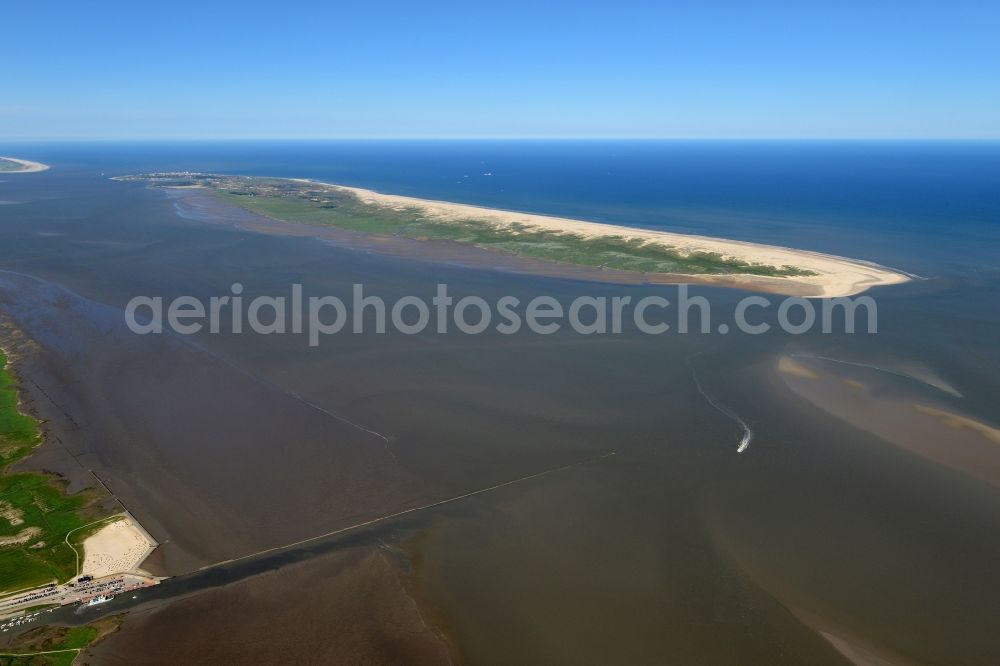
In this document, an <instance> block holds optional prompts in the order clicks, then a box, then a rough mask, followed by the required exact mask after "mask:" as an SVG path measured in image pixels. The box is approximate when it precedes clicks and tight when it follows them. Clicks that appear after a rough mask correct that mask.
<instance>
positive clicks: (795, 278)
mask: <svg viewBox="0 0 1000 666" xmlns="http://www.w3.org/2000/svg"><path fill="white" fill-rule="evenodd" d="M117 180H137V181H145V182H148V183H149V184H150V185H152V186H156V187H170V188H205V189H209V190H211V191H212V192H213V193H214V194H216V195H218V196H219V197H220V198H222V199H223V200H225V201H227V202H229V203H233V204H235V205H237V206H240V207H241V208H245V209H246V210H249V211H252V212H254V213H258V214H261V215H264V216H266V217H269V218H271V219H274V220H279V221H285V222H299V223H307V224H313V225H324V226H330V227H338V228H341V229H346V230H350V231H354V232H362V233H365V234H371V235H374V236H381V237H394V238H409V239H416V240H424V241H447V242H451V243H457V244H463V245H471V246H474V247H477V248H482V249H486V250H492V251H495V252H501V253H507V254H508V255H517V256H519V257H530V258H533V259H538V260H547V261H550V262H558V263H560V264H572V265H577V266H584V267H588V268H591V269H593V270H607V271H615V272H617V273H620V274H623V275H628V274H631V275H634V276H640V277H641V278H642V280H643V281H646V282H655V283H683V282H697V283H707V284H716V285H719V286H728V287H737V288H743V289H749V290H757V291H767V292H772V293H779V294H787V295H797V296H809V297H839V296H851V295H854V294H858V293H861V292H863V291H865V290H867V289H869V288H871V287H877V286H882V285H891V284H899V283H902V282H907V281H908V280H909V279H910V278H909V277H908V276H907V275H906V274H904V273H902V272H900V271H896V270H893V269H890V268H886V267H884V266H879V265H877V264H873V263H869V262H865V261H860V260H854V259H848V258H845V257H838V256H834V255H829V254H822V253H819V252H811V251H808V250H797V249H792V248H787V247H778V246H773V245H764V244H760V243H750V242H744V241H736V240H726V239H721V238H709V237H705V236H695V235H688V234H679V233H673V232H668V231H654V230H648V229H638V228H634V227H624V226H619V225H613V224H604V223H600V222H588V221H584V220H573V219H568V218H561V217H553V216H548V215H538V214H533V213H523V212H516V211H507V210H497V209H492V208H483V207H479V206H471V205H467V204H457V203H450V202H446V201H434V200H429V199H418V198H415V197H407V196H399V195H393V194H382V193H380V192H375V191H373V190H366V189H362V188H357V187H347V186H343V185H335V184H331V183H322V182H318V181H312V180H305V179H282V178H259V177H252V176H250V177H248V176H225V175H216V174H197V173H176V172H174V173H154V174H140V175H136V176H123V177H119V178H117Z"/></svg>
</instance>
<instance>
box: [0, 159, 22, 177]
mask: <svg viewBox="0 0 1000 666" xmlns="http://www.w3.org/2000/svg"><path fill="white" fill-rule="evenodd" d="M23 168H24V167H23V165H21V164H19V163H17V162H15V161H14V160H8V159H4V158H3V157H0V173H3V172H4V171H20V170H21V169H23Z"/></svg>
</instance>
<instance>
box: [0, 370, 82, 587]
mask: <svg viewBox="0 0 1000 666" xmlns="http://www.w3.org/2000/svg"><path fill="white" fill-rule="evenodd" d="M41 439H42V438H41V434H40V431H39V424H38V422H37V421H36V420H35V419H33V418H31V417H30V416H27V415H25V414H22V413H21V411H20V410H19V409H18V398H17V390H16V387H15V385H14V379H13V377H12V375H11V373H10V369H9V367H8V366H7V357H6V355H5V354H4V353H3V351H0V594H4V593H8V592H13V591H16V590H21V589H24V588H30V587H36V586H39V585H45V584H47V583H50V582H56V581H58V582H64V581H66V580H68V579H70V578H72V577H73V576H75V575H76V573H77V572H76V557H77V555H76V553H74V550H73V548H72V547H71V546H70V545H69V544H67V543H66V537H67V535H68V534H69V533H70V532H73V534H72V536H71V538H70V540H71V541H72V543H73V544H74V546H77V548H80V546H79V544H81V543H82V541H83V539H84V538H85V537H86V536H87V535H88V530H86V529H83V530H81V529H79V528H81V527H84V526H85V525H87V524H88V523H89V522H90V521H93V520H94V519H96V518H99V517H100V515H99V514H98V513H97V507H96V503H97V500H98V499H99V493H98V492H97V491H94V490H86V491H83V492H80V493H77V494H75V495H67V494H66V493H65V491H64V488H63V487H62V484H60V483H59V482H58V481H57V480H56V479H54V478H52V477H50V476H48V475H45V474H36V473H24V472H19V473H11V472H10V466H11V465H12V464H13V463H15V462H17V461H18V460H21V459H23V458H25V457H26V456H28V455H29V454H30V453H31V451H32V449H34V448H35V447H36V446H37V445H38V444H40V443H41ZM99 527H100V526H95V527H94V529H97V528H99ZM80 550H81V551H82V548H81V549H80Z"/></svg>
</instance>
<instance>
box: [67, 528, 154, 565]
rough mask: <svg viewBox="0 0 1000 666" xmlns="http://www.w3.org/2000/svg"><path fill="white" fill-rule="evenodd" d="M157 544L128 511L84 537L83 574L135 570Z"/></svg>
mask: <svg viewBox="0 0 1000 666" xmlns="http://www.w3.org/2000/svg"><path fill="white" fill-rule="evenodd" d="M156 546H157V544H156V542H155V541H154V540H153V539H152V537H150V536H149V534H147V533H146V530H144V529H142V527H141V526H140V525H139V524H138V523H137V522H135V520H133V519H132V517H131V516H129V515H128V514H125V515H123V516H122V517H121V519H120V520H116V521H114V522H112V523H108V524H107V525H105V526H104V527H102V528H101V529H100V530H98V531H97V532H95V533H94V534H92V535H90V536H89V537H87V538H86V539H84V541H83V565H82V566H81V573H83V574H87V575H90V576H94V577H95V578H99V577H101V576H110V575H111V574H116V573H123V572H129V571H135V570H137V569H138V568H139V565H141V564H142V562H143V560H145V559H146V558H147V557H149V554H150V553H151V552H153V549H154V548H156Z"/></svg>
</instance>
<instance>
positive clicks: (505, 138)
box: [0, 135, 1000, 143]
mask: <svg viewBox="0 0 1000 666" xmlns="http://www.w3.org/2000/svg"><path fill="white" fill-rule="evenodd" d="M237 141H261V142H264V141H274V142H279V141H284V142H296V141H298V142H302V141H373V142H374V141H720V142H721V141H746V142H761V141H784V142H797V141H824V142H968V143H974V142H996V141H1000V136H982V137H965V136H954V137H951V136H926V137H921V136H912V137H894V136H885V137H879V136H843V137H841V136H759V137H758V136H614V135H609V136H543V135H525V136H495V135H470V136H315V137H254V136H241V137H207V136H189V137H16V138H15V137H0V143H58V142H65V143H86V142H95V143H111V142H121V143H128V142H149V143H152V142H164V143H166V142H192V143H193V142H237Z"/></svg>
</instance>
